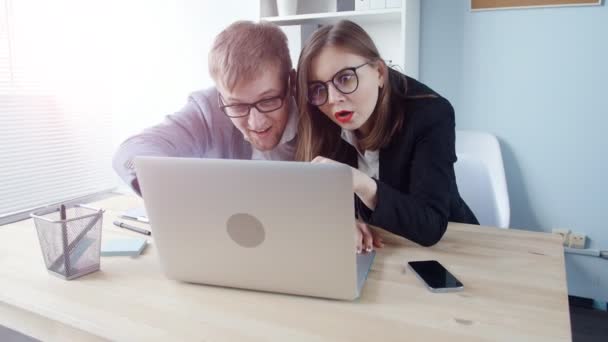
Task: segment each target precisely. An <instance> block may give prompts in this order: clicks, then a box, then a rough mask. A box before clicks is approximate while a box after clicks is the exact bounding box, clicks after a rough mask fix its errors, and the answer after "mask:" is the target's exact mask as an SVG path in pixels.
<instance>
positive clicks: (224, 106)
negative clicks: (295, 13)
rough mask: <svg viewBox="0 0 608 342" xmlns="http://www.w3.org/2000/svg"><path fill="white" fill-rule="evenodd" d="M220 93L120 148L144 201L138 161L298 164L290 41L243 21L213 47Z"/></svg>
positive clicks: (273, 29)
mask: <svg viewBox="0 0 608 342" xmlns="http://www.w3.org/2000/svg"><path fill="white" fill-rule="evenodd" d="M209 73H210V75H211V77H212V78H213V80H214V82H215V85H216V87H212V88H209V89H206V90H201V91H197V92H194V93H192V94H191V95H190V97H189V99H188V103H187V104H186V105H185V106H184V108H182V109H181V110H180V111H179V112H177V113H175V114H172V115H168V116H167V117H166V119H165V120H164V122H162V123H160V124H159V125H156V126H153V127H150V128H148V129H145V130H144V131H143V132H142V133H140V134H138V135H135V136H133V137H131V138H129V139H127V140H126V141H125V142H123V143H122V144H121V146H120V147H119V149H118V151H117V152H116V154H115V155H114V160H113V167H114V170H116V172H117V173H118V175H119V176H120V177H121V178H122V179H123V180H124V181H125V182H126V183H127V184H129V185H130V186H131V187H132V188H133V190H134V191H135V192H136V193H137V194H139V195H141V191H140V188H139V183H138V181H137V175H136V174H135V169H134V165H133V159H134V157H136V156H170V157H195V158H226V159H271V160H293V158H294V152H295V136H296V132H297V124H298V117H297V112H296V110H297V108H296V105H295V101H294V94H293V93H292V91H291V89H292V88H293V87H292V84H294V83H293V82H295V71H294V70H293V68H292V65H291V59H290V56H289V48H288V47H287V37H286V36H285V34H284V33H283V32H282V31H281V29H279V28H278V27H277V26H276V25H274V24H270V23H253V22H248V21H237V22H235V23H233V24H232V25H230V26H228V27H227V28H226V29H225V30H224V31H222V32H221V33H220V34H219V35H218V36H217V37H216V39H215V42H214V44H213V47H212V49H211V51H210V52H209Z"/></svg>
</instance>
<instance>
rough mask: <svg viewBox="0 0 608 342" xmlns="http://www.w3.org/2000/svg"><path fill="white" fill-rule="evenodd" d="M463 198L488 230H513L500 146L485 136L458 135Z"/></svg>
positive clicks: (457, 169) (458, 176) (456, 168)
mask: <svg viewBox="0 0 608 342" xmlns="http://www.w3.org/2000/svg"><path fill="white" fill-rule="evenodd" d="M456 155H457V156H458V161H457V162H456V164H454V171H455V172H456V183H457V184H458V191H459V192H460V196H462V198H463V199H464V201H465V202H466V203H467V204H468V205H469V208H471V210H472V211H473V213H474V214H475V216H476V217H477V219H478V220H479V223H480V224H481V225H484V226H493V227H500V228H509V218H510V214H511V213H510V211H511V209H510V207H509V194H508V192H507V181H506V178H505V169H504V165H503V162H502V154H501V152H500V145H499V143H498V139H496V137H495V136H493V135H492V134H489V133H485V132H476V131H456Z"/></svg>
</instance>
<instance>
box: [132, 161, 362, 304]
mask: <svg viewBox="0 0 608 342" xmlns="http://www.w3.org/2000/svg"><path fill="white" fill-rule="evenodd" d="M135 166H136V170H137V175H138V180H139V184H140V187H141V189H142V193H143V197H144V202H145V207H146V211H147V213H148V217H149V220H150V223H151V225H152V228H153V232H154V234H153V238H154V242H155V244H156V246H157V248H158V253H159V256H160V263H161V266H162V269H163V271H164V273H165V274H166V275H167V276H168V277H169V278H173V279H176V280H182V281H187V282H194V283H204V284H211V285H220V286H228V287H237V288H247V289H254V290H263V291H271V292H282V293H290V294H299V295H308V296H317V297H328V298H337V299H353V298H356V297H357V296H358V292H359V291H358V286H357V285H358V283H359V282H361V280H358V278H360V277H358V275H357V266H356V253H355V239H354V236H355V235H354V229H355V223H354V205H353V193H352V175H351V171H350V170H349V168H348V167H346V166H344V165H320V164H310V163H299V162H278V161H252V160H224V159H193V158H168V157H138V158H136V161H135Z"/></svg>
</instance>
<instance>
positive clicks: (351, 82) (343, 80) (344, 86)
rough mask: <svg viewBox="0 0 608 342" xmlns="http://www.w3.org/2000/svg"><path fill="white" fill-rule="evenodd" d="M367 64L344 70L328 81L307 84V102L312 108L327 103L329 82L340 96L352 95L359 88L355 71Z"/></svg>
mask: <svg viewBox="0 0 608 342" xmlns="http://www.w3.org/2000/svg"><path fill="white" fill-rule="evenodd" d="M367 64H369V62H365V63H363V64H361V65H358V66H356V67H351V68H344V69H342V70H340V71H338V72H337V73H336V74H335V75H334V76H333V77H332V78H331V80H329V81H325V82H321V81H314V82H310V83H308V102H309V103H310V104H311V105H313V106H322V105H324V104H325V103H326V102H327V97H328V93H329V89H328V88H327V84H328V83H329V82H331V83H333V85H334V88H336V89H337V90H338V91H339V92H341V93H342V94H351V93H354V92H355V90H357V88H358V87H359V77H358V76H357V69H359V68H361V67H363V66H365V65H367Z"/></svg>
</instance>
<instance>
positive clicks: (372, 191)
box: [311, 156, 378, 210]
mask: <svg viewBox="0 0 608 342" xmlns="http://www.w3.org/2000/svg"><path fill="white" fill-rule="evenodd" d="M311 163H313V164H342V165H346V164H343V163H339V162H337V161H335V160H332V159H329V158H325V157H321V156H317V157H315V159H313V160H312V161H311ZM346 166H348V167H349V168H350V170H351V172H352V175H353V192H354V193H355V194H357V196H359V198H360V199H361V201H363V203H364V204H365V205H366V206H367V207H368V208H370V209H371V210H374V209H375V208H376V200H377V197H376V191H377V190H378V185H377V184H376V181H374V180H373V179H372V178H371V177H369V176H368V175H366V174H365V173H363V172H361V171H359V170H357V169H355V168H352V167H350V166H349V165H346Z"/></svg>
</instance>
